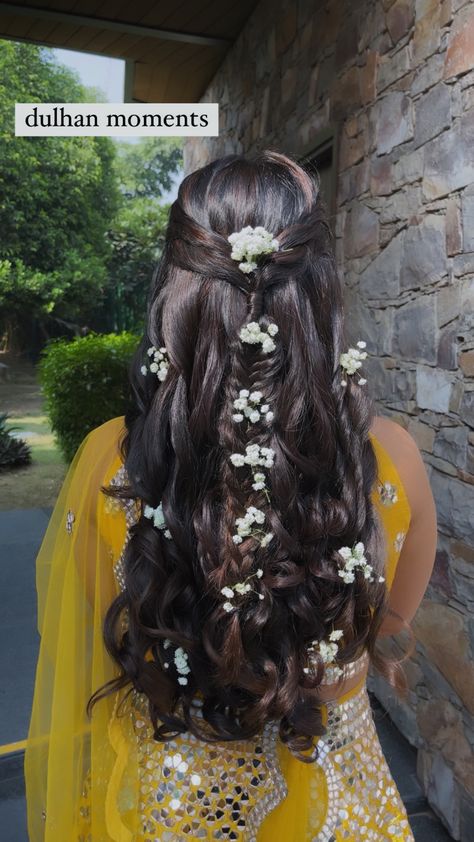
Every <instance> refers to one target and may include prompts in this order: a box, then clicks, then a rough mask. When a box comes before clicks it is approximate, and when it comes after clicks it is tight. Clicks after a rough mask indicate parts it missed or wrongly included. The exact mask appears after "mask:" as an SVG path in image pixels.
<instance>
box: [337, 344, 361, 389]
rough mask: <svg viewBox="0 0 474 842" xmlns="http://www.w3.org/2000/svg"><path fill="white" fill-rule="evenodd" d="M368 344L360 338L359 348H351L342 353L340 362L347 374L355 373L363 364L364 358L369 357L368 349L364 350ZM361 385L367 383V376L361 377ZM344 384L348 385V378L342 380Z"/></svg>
mask: <svg viewBox="0 0 474 842" xmlns="http://www.w3.org/2000/svg"><path fill="white" fill-rule="evenodd" d="M366 345H367V343H366V342H363V341H362V340H359V342H357V348H349V349H348V351H346V352H345V353H343V354H341V356H340V359H339V363H340V366H341V368H342V369H343V371H345V372H346V374H355V372H356V371H357V370H358V369H359V368H360V367H361V366H362V362H363V360H365V359H367V351H363V350H362V349H363V348H365V347H366ZM358 382H359V385H360V386H364V385H365V384H366V383H367V380H366V379H365V377H361V378H360V379H359V381H358ZM341 385H342V386H347V380H345V379H343V380H341Z"/></svg>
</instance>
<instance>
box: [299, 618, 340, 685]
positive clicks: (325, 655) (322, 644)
mask: <svg viewBox="0 0 474 842" xmlns="http://www.w3.org/2000/svg"><path fill="white" fill-rule="evenodd" d="M343 635H344V632H343V630H342V629H334V630H333V631H332V632H331V633H330V635H329V640H313V641H312V643H311V644H310V646H308V654H309V656H310V660H311V656H312V655H314V654H315V653H316V652H317V654H318V655H319V656H320V658H321V660H322V662H323V663H324V664H331V673H332V675H333V676H334V677H335V678H336V677H338V676H340V675H342V673H343V670H342V669H341V668H340V667H339V666H337V665H336V664H335V660H336V655H337V653H338V651H339V646H338V644H337V641H338V640H340V639H341V637H343ZM309 671H310V669H309V667H304V668H303V672H305V673H309Z"/></svg>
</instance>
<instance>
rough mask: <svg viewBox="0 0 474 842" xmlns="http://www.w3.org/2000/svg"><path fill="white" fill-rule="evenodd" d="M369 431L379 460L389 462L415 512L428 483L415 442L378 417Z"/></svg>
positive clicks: (396, 425)
mask: <svg viewBox="0 0 474 842" xmlns="http://www.w3.org/2000/svg"><path fill="white" fill-rule="evenodd" d="M370 432H371V436H372V440H374V439H375V443H376V449H378V450H379V454H381V456H382V459H383V461H384V462H385V464H386V463H387V462H388V461H389V462H391V463H392V465H393V468H394V469H395V471H396V473H397V474H398V477H399V480H400V483H401V485H402V487H403V491H404V493H405V495H406V497H407V500H408V503H409V506H410V510H411V511H412V512H414V511H416V510H417V509H418V508H419V506H420V504H421V505H422V500H423V494H424V493H425V491H426V484H427V481H428V480H427V473H426V468H425V465H424V462H423V458H422V455H421V453H420V450H419V447H418V445H417V443H416V441H415V439H414V438H413V436H412V435H411V434H410V433H409V432H408V430H406V429H405V428H404V427H402V426H401V424H397V423H396V422H395V421H392V420H391V419H390V418H385V417H383V416H381V415H377V416H376V417H375V418H374V419H373V422H372V426H371V429H370ZM377 445H378V447H377Z"/></svg>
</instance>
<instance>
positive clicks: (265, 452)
mask: <svg viewBox="0 0 474 842" xmlns="http://www.w3.org/2000/svg"><path fill="white" fill-rule="evenodd" d="M274 458H275V451H274V450H272V448H271V447H260V445H258V444H248V445H247V447H246V448H245V453H231V455H230V461H231V462H232V464H233V465H236V467H241V466H242V465H245V464H247V465H255V466H256V465H263V466H264V467H265V468H271V467H273V460H274Z"/></svg>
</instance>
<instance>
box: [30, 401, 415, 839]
mask: <svg viewBox="0 0 474 842" xmlns="http://www.w3.org/2000/svg"><path fill="white" fill-rule="evenodd" d="M123 429H124V422H123V418H122V417H119V418H115V419H113V420H112V421H109V422H107V423H106V424H103V425H102V426H101V427H98V428H97V429H96V430H93V431H92V432H91V433H90V434H89V435H88V436H87V437H86V438H85V440H84V441H83V443H82V444H81V446H80V448H79V450H78V452H77V453H76V456H75V458H74V460H73V462H72V464H71V466H70V469H69V471H68V474H67V477H66V479H65V481H64V484H63V487H62V489H61V493H60V495H59V497H58V500H57V503H56V506H55V508H54V511H53V514H52V516H51V520H50V523H49V525H48V528H47V531H46V534H45V536H44V539H43V543H42V545H41V548H40V551H39V554H38V557H37V590H38V628H39V632H40V634H41V646H40V652H39V659H38V666H37V673H36V682H35V691H34V699H33V708H32V715H31V722H30V729H29V735H28V741H27V747H26V752H25V780H26V794H27V809H28V831H29V838H30V842H109V840H113V842H179V841H180V840H182V842H185V840H188V839H189V840H191V839H205V840H237V842H252V840H253V841H254V842H305V840H314V842H339V840H345V839H348V840H353V841H354V842H355V840H357V841H358V840H379V841H380V840H403V842H406V840H413V835H412V833H411V830H410V827H409V824H408V820H407V815H406V811H405V808H404V806H403V803H402V801H401V799H400V795H399V793H398V790H397V788H396V785H395V783H394V781H393V778H392V776H391V774H390V771H389V768H388V766H387V763H386V761H385V758H384V756H383V753H382V749H381V746H380V743H379V740H378V737H377V734H376V731H375V727H374V723H373V719H372V714H371V710H370V705H369V699H368V695H367V689H366V683H365V672H364V677H363V678H361V681H360V682H359V683H358V684H357V686H355V687H354V688H353V689H352V690H351V691H350V692H348V693H347V694H346V695H345V696H342V697H339V699H338V700H337V701H334V702H327V703H326V704H325V705H324V706H323V716H324V721H325V724H326V726H327V730H326V733H325V735H324V737H322V738H321V739H320V742H319V744H318V748H319V753H318V759H317V761H316V762H314V763H310V764H307V763H302V762H301V761H300V760H298V759H297V758H296V757H295V756H294V755H293V754H292V753H291V752H290V750H289V749H287V748H286V746H284V745H283V744H282V743H281V742H280V741H279V740H278V738H277V727H276V723H271V722H270V723H268V724H267V726H266V728H265V729H264V731H263V733H262V734H261V735H260V736H259V737H258V738H255V739H253V740H246V741H242V742H239V741H234V742H220V743H218V744H214V745H210V744H208V743H205V742H203V741H199V740H197V739H196V738H194V737H193V736H192V735H189V734H184V735H182V736H180V737H179V738H176V739H173V740H172V741H171V742H167V743H157V742H155V741H154V740H153V738H152V732H151V728H150V723H149V720H148V719H147V714H146V705H145V702H146V699H145V697H143V696H142V695H141V694H139V693H138V692H136V691H133V692H132V693H129V694H128V695H127V693H126V691H125V690H124V691H120V692H119V693H116V694H114V696H111V697H108V698H106V699H103V700H101V701H100V702H99V703H98V704H97V705H96V706H95V708H94V711H93V714H92V717H91V719H89V718H88V717H87V714H86V704H87V700H88V699H89V697H90V695H91V694H92V692H93V691H94V690H95V689H97V687H99V686H101V685H102V684H104V683H105V682H106V681H108V680H110V679H111V678H113V677H115V675H116V674H117V668H116V666H115V664H114V663H113V662H112V661H111V659H110V657H109V656H108V655H107V653H106V651H105V647H104V644H103V639H102V622H103V618H104V615H105V612H106V610H107V607H108V605H109V604H110V602H111V601H112V599H113V598H114V596H115V595H116V594H117V592H118V589H119V588H120V587H121V586H122V585H123V582H122V574H121V556H122V553H123V550H124V547H125V544H126V540H127V534H128V527H129V526H130V525H131V523H132V522H133V519H134V515H135V511H134V505H133V503H130V504H128V505H125V506H123V504H122V503H120V502H118V501H116V500H112V499H111V498H108V497H106V496H105V495H104V494H102V493H101V492H100V487H101V485H104V484H107V483H109V482H110V481H112V482H113V481H118V480H119V479H120V472H121V470H123V468H122V462H121V457H120V454H119V450H118V443H119V440H120V437H121V433H122V431H123ZM372 442H373V445H374V448H375V452H376V456H377V463H378V481H377V484H376V487H374V491H373V499H374V503H375V505H376V507H377V510H378V511H379V512H380V515H381V518H382V520H383V524H384V532H385V537H386V548H387V561H386V574H385V575H386V580H387V585H388V587H390V585H391V583H392V581H393V577H394V574H395V569H396V564H397V560H398V557H399V554H400V551H401V547H402V544H403V539H404V537H405V534H406V532H407V530H408V526H409V522H410V508H409V504H408V500H407V497H406V494H405V491H404V489H403V485H402V483H401V480H400V477H399V475H398V473H397V470H396V468H395V466H394V464H393V462H392V460H391V459H390V457H389V455H388V454H387V452H386V451H385V450H384V448H383V447H382V445H381V444H380V442H379V441H378V440H377V439H376V438H375V437H374V436H372ZM363 661H364V656H362V658H361V659H360V663H358V662H355V663H354V664H353V665H350V667H349V671H352V673H354V674H355V673H356V670H357V668H358V667H361V666H363ZM196 715H197V716H199V700H196Z"/></svg>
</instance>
